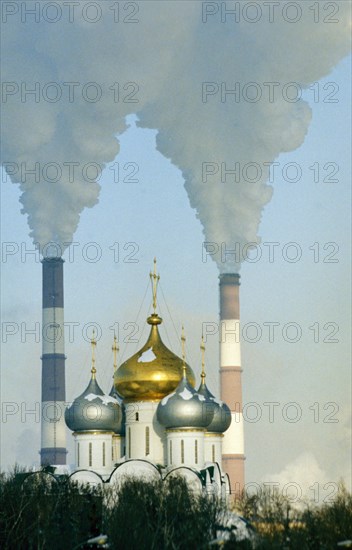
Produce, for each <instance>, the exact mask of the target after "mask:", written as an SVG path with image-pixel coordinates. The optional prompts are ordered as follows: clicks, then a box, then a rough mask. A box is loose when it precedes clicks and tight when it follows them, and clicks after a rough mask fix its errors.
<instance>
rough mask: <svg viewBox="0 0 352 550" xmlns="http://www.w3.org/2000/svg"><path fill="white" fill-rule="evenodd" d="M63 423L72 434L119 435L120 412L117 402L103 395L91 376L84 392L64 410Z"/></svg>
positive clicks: (121, 427) (120, 425)
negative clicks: (98, 433)
mask: <svg viewBox="0 0 352 550" xmlns="http://www.w3.org/2000/svg"><path fill="white" fill-rule="evenodd" d="M65 422H66V425H67V426H68V427H69V429H70V430H72V431H74V432H87V431H104V432H114V433H118V434H120V433H121V432H122V429H123V425H122V410H121V407H120V405H119V403H118V401H117V400H116V399H115V398H114V397H112V396H110V395H106V394H104V392H103V391H102V390H101V388H100V386H99V384H98V382H97V381H96V379H95V377H94V376H92V378H91V380H90V382H89V384H88V386H87V388H86V389H85V391H84V392H83V393H82V394H81V395H80V396H79V397H77V398H76V399H75V400H74V401H73V403H72V405H71V406H70V407H68V408H67V409H66V410H65Z"/></svg>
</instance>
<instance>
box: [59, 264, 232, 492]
mask: <svg viewBox="0 0 352 550" xmlns="http://www.w3.org/2000/svg"><path fill="white" fill-rule="evenodd" d="M150 277H151V281H152V287H153V313H152V314H151V315H150V316H149V317H148V319H147V323H148V325H149V326H150V333H149V337H148V339H147V341H146V342H145V344H144V346H143V347H142V348H141V349H140V350H139V351H138V352H137V353H135V354H134V355H133V356H132V357H130V358H129V359H127V361H125V362H124V363H122V364H121V365H120V366H119V367H117V360H116V357H117V349H118V348H117V342H116V338H115V339H114V345H113V348H112V349H113V351H114V383H113V386H112V388H111V390H110V392H109V394H107V393H104V392H103V390H102V389H101V388H100V386H99V384H98V381H97V376H96V367H95V346H96V340H95V338H94V334H93V338H92V341H91V344H92V367H91V378H90V381H89V383H88V386H87V387H86V389H85V390H84V392H83V393H82V394H81V395H79V396H78V397H77V398H76V399H74V401H73V402H72V404H71V406H69V407H68V408H67V409H66V411H65V421H66V424H67V426H68V428H69V429H70V430H71V431H72V432H73V438H74V442H75V466H74V472H73V474H72V475H71V477H72V478H74V479H76V480H81V481H84V482H89V483H100V482H109V483H115V482H120V481H123V480H124V479H126V477H131V476H132V477H142V478H145V479H160V478H162V479H165V478H167V477H168V476H175V475H178V476H183V477H184V478H185V479H186V480H187V482H188V484H189V485H190V486H191V487H193V488H194V489H195V490H199V491H202V490H206V491H207V492H209V493H213V494H217V495H218V496H222V497H224V498H225V497H226V495H228V494H229V493H230V483H229V478H228V475H227V474H225V473H224V472H223V470H222V465H221V456H222V440H223V434H224V432H225V431H226V430H227V429H228V428H229V426H230V424H231V411H230V409H229V407H228V406H227V405H226V404H225V403H223V402H221V401H218V400H217V399H216V398H215V397H214V395H212V393H211V392H210V391H209V389H208V388H207V385H206V382H205V378H206V375H205V365H204V352H205V348H204V342H203V339H202V345H201V350H202V373H201V380H200V384H199V386H198V388H197V389H195V387H196V380H195V375H194V372H193V369H192V368H191V366H190V365H188V364H187V363H186V360H185V351H184V350H185V338H184V334H183V333H182V337H181V342H182V350H183V351H182V358H180V357H178V356H177V355H176V354H174V353H173V352H172V351H171V350H170V349H168V348H167V347H166V346H165V344H164V343H163V341H162V339H161V336H160V332H159V326H160V325H161V324H162V319H161V317H159V315H158V314H157V312H156V308H157V284H158V281H159V275H157V274H156V266H155V265H154V272H153V273H151V274H150Z"/></svg>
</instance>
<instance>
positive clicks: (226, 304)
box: [219, 273, 245, 494]
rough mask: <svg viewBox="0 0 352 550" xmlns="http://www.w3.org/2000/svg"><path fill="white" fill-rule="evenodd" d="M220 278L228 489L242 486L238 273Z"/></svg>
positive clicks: (224, 456)
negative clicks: (228, 412)
mask: <svg viewBox="0 0 352 550" xmlns="http://www.w3.org/2000/svg"><path fill="white" fill-rule="evenodd" d="M219 279H220V283H219V285H220V395H221V399H222V401H225V403H227V405H228V406H229V407H230V409H231V417H232V422H231V425H230V427H229V429H228V430H227V431H226V432H225V434H224V438H223V443H222V466H223V469H224V471H225V472H226V473H227V474H228V476H229V478H230V484H231V493H232V494H238V493H239V492H240V491H241V490H242V489H243V487H244V461H245V456H244V437H243V416H242V383H241V372H242V367H241V344H240V301H239V290H240V276H239V274H238V273H224V274H222V275H220V276H219Z"/></svg>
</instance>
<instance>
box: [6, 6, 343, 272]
mask: <svg viewBox="0 0 352 550" xmlns="http://www.w3.org/2000/svg"><path fill="white" fill-rule="evenodd" d="M4 4H12V5H13V4H15V3H14V2H10V3H4ZM17 4H18V13H15V14H13V15H7V16H6V18H5V23H4V25H3V27H4V36H3V43H4V46H3V57H4V59H5V60H6V61H5V62H4V66H3V81H4V82H5V88H3V90H5V95H4V96H3V146H2V147H3V153H2V158H3V161H4V163H5V168H6V169H7V172H8V173H9V174H10V175H11V179H12V181H13V182H14V183H20V185H21V190H22V196H21V202H22V204H23V210H22V211H23V212H24V213H26V214H27V215H28V223H29V227H30V230H31V233H30V235H31V237H32V238H33V240H34V241H35V242H37V243H39V246H40V248H41V250H42V251H44V252H45V250H44V249H45V245H46V243H48V242H49V241H55V242H57V243H59V245H60V246H61V247H62V249H64V248H65V247H66V246H68V244H69V243H70V242H71V241H72V238H73V234H74V232H75V230H76V228H77V225H78V223H79V218H80V214H81V212H82V210H83V209H84V208H85V207H92V206H94V204H96V202H97V201H98V196H99V189H100V186H99V184H98V183H97V182H96V181H87V178H89V179H90V180H92V179H98V178H97V174H95V173H94V167H93V168H92V167H90V171H89V172H88V174H87V173H84V167H87V165H91V163H96V164H97V165H99V166H101V168H103V167H104V166H105V164H106V163H107V162H110V161H112V160H113V159H114V158H115V157H116V155H117V153H118V151H119V144H118V140H117V138H116V136H118V135H120V134H121V133H122V132H123V131H124V130H125V129H126V124H125V119H126V116H127V115H129V114H131V113H137V115H138V118H139V121H140V122H139V124H140V126H142V127H146V128H153V129H157V130H158V135H157V148H158V150H159V151H160V152H161V153H162V154H163V155H165V156H166V157H168V158H170V159H171V161H172V162H173V163H174V164H175V165H176V166H178V167H179V168H180V170H181V171H182V173H183V175H184V179H185V187H186V190H187V193H188V196H189V200H190V204H191V206H192V207H193V208H194V209H195V210H196V215H197V217H198V218H199V219H200V221H201V223H202V226H203V229H204V236H205V241H207V242H211V243H215V245H214V246H215V248H216V247H218V248H219V249H220V246H219V245H220V244H221V243H226V246H227V247H228V248H231V247H232V245H233V244H234V243H239V244H240V245H245V244H246V243H248V242H258V235H257V234H258V226H259V223H260V218H261V212H262V209H263V207H264V206H265V204H266V203H267V202H268V201H269V200H270V198H271V195H272V189H271V187H270V186H269V185H267V179H268V174H269V164H270V163H271V162H272V161H274V159H275V158H276V157H277V156H278V155H279V154H280V153H281V152H284V151H291V150H293V149H295V148H297V147H299V146H300V145H301V143H302V142H303V140H304V137H305V135H306V132H307V130H308V126H309V122H310V119H311V110H310V107H309V106H308V104H307V103H306V102H305V101H303V100H302V99H300V100H298V101H297V102H290V101H288V100H287V97H284V95H283V94H282V87H283V86H284V85H285V84H287V83H290V82H295V83H296V84H297V86H299V87H301V88H302V89H304V88H305V87H307V86H309V85H310V84H311V83H313V82H315V81H317V80H318V79H320V78H322V77H323V76H325V75H326V74H328V73H329V71H331V69H332V68H333V67H334V65H335V64H336V63H337V62H338V61H339V60H340V59H341V58H342V57H343V56H344V55H346V54H347V53H348V50H349V33H350V27H349V3H348V2H334V4H335V5H338V14H337V15H336V16H335V19H338V22H335V23H330V24H328V23H327V22H325V21H324V18H325V19H326V18H327V15H328V14H327V13H325V12H324V13H323V12H321V13H320V12H319V14H318V15H317V13H315V12H314V13H313V12H312V10H310V11H309V9H308V7H309V6H307V3H306V2H296V3H294V4H296V5H298V6H301V10H302V16H301V18H300V20H298V21H296V22H295V23H292V22H288V21H287V20H286V21H285V18H284V17H283V15H282V5H281V4H280V6H279V7H278V8H276V12H275V17H274V20H273V22H270V18H269V11H268V7H266V8H264V5H262V4H260V3H258V2H257V3H254V4H257V6H258V5H259V7H260V9H261V10H262V13H261V17H260V19H259V20H258V22H257V23H250V22H247V21H246V20H245V19H246V18H247V15H248V14H249V17H252V18H253V14H252V15H251V14H250V12H248V13H247V14H246V13H245V14H244V15H245V17H244V15H243V13H242V14H241V9H242V8H243V6H244V3H243V2H228V3H224V2H222V3H220V2H198V1H188V2H183V1H175V2H161V1H157V2H152V1H150V2H131V3H127V4H126V5H125V3H123V2H122V3H121V2H120V3H116V2H111V3H110V2H103V3H94V2H79V6H78V7H77V6H76V7H75V9H74V12H72V13H74V16H73V22H69V15H68V11H69V10H68V4H70V2H56V3H53V4H56V5H59V6H61V17H60V20H59V21H57V22H55V23H49V22H47V21H45V19H53V18H54V15H53V14H54V12H50V11H47V12H42V11H41V12H40V13H39V15H38V17H39V21H38V22H36V21H35V20H34V16H33V15H32V16H31V15H29V16H27V17H25V23H23V22H21V9H23V6H22V5H23V4H24V5H27V4H28V5H29V4H31V7H32V8H33V5H34V4H35V3H31V2H18V3H17ZM36 4H39V5H40V4H41V5H42V6H43V3H36ZM45 4H50V3H45ZM72 4H74V3H72ZM94 4H95V5H98V7H99V10H101V17H100V18H99V20H97V21H96V22H95V23H92V22H89V21H87V19H90V20H92V19H94ZM117 4H118V5H119V7H120V13H119V18H120V19H119V22H115V21H114V13H115V17H116V11H115V12H114V11H113V10H112V7H113V5H114V6H115V10H116V7H117ZM235 4H237V5H238V6H239V7H238V6H237V8H236V9H237V10H239V21H238V22H236V20H235V18H234V17H233V16H228V17H227V18H226V21H225V22H222V21H221V10H222V9H223V6H227V8H228V9H230V8H233V7H234V6H235ZM252 4H253V3H252ZM265 4H267V5H268V4H270V3H265ZM89 6H90V7H89ZM261 6H262V7H261ZM136 7H137V8H136ZM71 8H72V6H71ZM53 9H54V8H53ZM72 9H73V8H72ZM95 9H97V8H95ZM134 9H139V12H138V13H136V14H133V13H132V12H133V10H134ZM212 10H213V11H214V12H216V13H214V15H211V14H210V13H208V15H206V13H205V11H212ZM72 13H71V18H72ZM285 16H286V19H287V16H288V17H289V18H290V19H292V18H293V17H294V14H293V15H292V14H291V12H289V11H286V12H285ZM314 17H318V22H315V21H314ZM131 19H134V20H135V21H138V22H135V23H133V22H130V23H128V22H127V21H128V20H131ZM123 20H125V22H123ZM50 82H51V83H56V86H52V87H45V85H46V84H48V83H50ZM90 82H95V83H97V84H98V86H99V89H100V90H102V96H101V98H100V99H99V100H97V101H88V100H87V98H88V97H89V98H90V99H92V98H94V96H95V88H94V86H93V87H92V86H91V87H90V88H87V89H85V88H84V86H85V84H87V83H90ZM204 82H208V83H213V84H211V85H210V88H209V89H211V87H213V88H212V89H213V90H216V86H218V87H219V91H217V92H216V93H215V91H214V93H213V94H212V95H208V96H205V97H204V94H203V98H202V87H203V92H204V85H203V83H204ZM250 82H252V83H257V85H258V86H259V87H260V89H261V91H262V98H261V99H260V100H259V101H257V102H250V101H248V100H245V99H243V98H242V99H240V100H239V101H238V102H236V100H235V98H234V96H233V95H227V96H225V98H223V99H224V101H223V102H222V101H221V83H225V85H226V88H227V89H230V88H234V87H235V83H239V85H240V90H242V89H243V87H244V86H245V85H246V84H247V83H250ZM273 82H277V83H278V86H277V87H276V88H275V90H274V91H275V98H274V101H272V102H271V101H270V98H269V93H268V90H269V88H268V86H264V83H273ZM8 83H12V86H13V87H12V88H11V84H8ZM21 83H25V84H26V86H27V88H31V87H32V88H33V87H34V86H35V85H36V84H35V83H37V86H38V85H39V93H40V97H39V101H38V102H36V101H35V100H34V96H30V95H28V96H25V97H24V95H23V92H22V93H21ZM68 83H76V84H75V85H73V84H71V85H68ZM116 83H119V96H117V85H116ZM129 83H135V84H129ZM214 83H215V84H214ZM126 85H127V86H126ZM70 86H71V87H70ZM72 86H73V87H72ZM214 86H215V87H214ZM17 87H18V88H19V91H18V92H17V91H16V90H17ZM58 88H59V90H61V92H62V97H61V98H60V99H59V100H57V101H51V102H50V101H48V97H50V99H53V98H55V93H56V92H55V90H57V89H58ZM84 91H85V93H83V92H84ZM253 91H254V88H251V89H250V90H249V89H248V94H247V95H248V96H249V97H251V95H250V94H251V93H253ZM290 91H291V92H292V89H290ZM276 92H277V93H276ZM69 93H72V94H73V96H74V100H73V101H72V102H71V101H70V100H69V99H68V98H69ZM43 96H44V97H45V98H46V99H44V98H43ZM24 98H25V101H23V99H24ZM202 99H203V100H202ZM35 163H37V166H39V172H40V173H39V177H38V174H28V172H27V173H26V174H23V173H22V174H21V168H22V167H24V170H26V169H31V168H32V169H33V168H34V165H35ZM50 163H54V164H55V165H59V167H60V168H61V170H62V174H59V176H60V177H59V178H56V175H57V172H56V169H55V166H51V167H50ZM68 163H78V165H77V166H75V168H74V177H73V178H72V173H71V174H69V166H68ZM204 163H210V164H208V166H212V167H213V168H214V167H215V168H214V170H215V169H216V167H220V165H221V163H223V165H224V166H225V167H226V168H227V169H232V168H233V167H234V165H235V163H238V166H239V168H240V170H242V169H243V168H244V167H245V165H247V164H248V163H256V164H257V165H259V166H260V167H261V170H262V173H261V175H260V177H259V178H257V181H255V183H249V182H248V178H247V180H246V178H244V179H243V178H241V179H240V181H238V182H235V183H234V181H233V179H232V181H231V178H230V177H227V178H226V181H225V182H221V178H220V176H221V173H220V170H219V172H218V173H216V174H215V175H214V176H211V175H208V176H207V177H205V176H204V172H203V173H202V170H204ZM264 163H265V164H264ZM72 167H73V165H71V169H72ZM202 167H203V168H202ZM22 171H23V170H22ZM92 174H93V175H92ZM55 179H58V181H53V180H55ZM21 180H22V181H21ZM204 180H206V181H204ZM213 257H214V259H215V260H216V261H217V264H218V266H219V269H220V270H221V271H224V270H225V271H226V270H227V269H231V270H233V269H238V268H239V265H235V266H233V265H231V266H229V265H227V264H226V263H225V262H224V261H223V258H222V257H221V255H220V253H217V254H214V256H213Z"/></svg>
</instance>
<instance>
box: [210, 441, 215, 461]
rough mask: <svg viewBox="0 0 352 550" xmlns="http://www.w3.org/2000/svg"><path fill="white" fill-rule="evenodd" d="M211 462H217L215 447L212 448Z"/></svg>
mask: <svg viewBox="0 0 352 550" xmlns="http://www.w3.org/2000/svg"><path fill="white" fill-rule="evenodd" d="M211 460H212V462H215V445H212V446H211Z"/></svg>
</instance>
